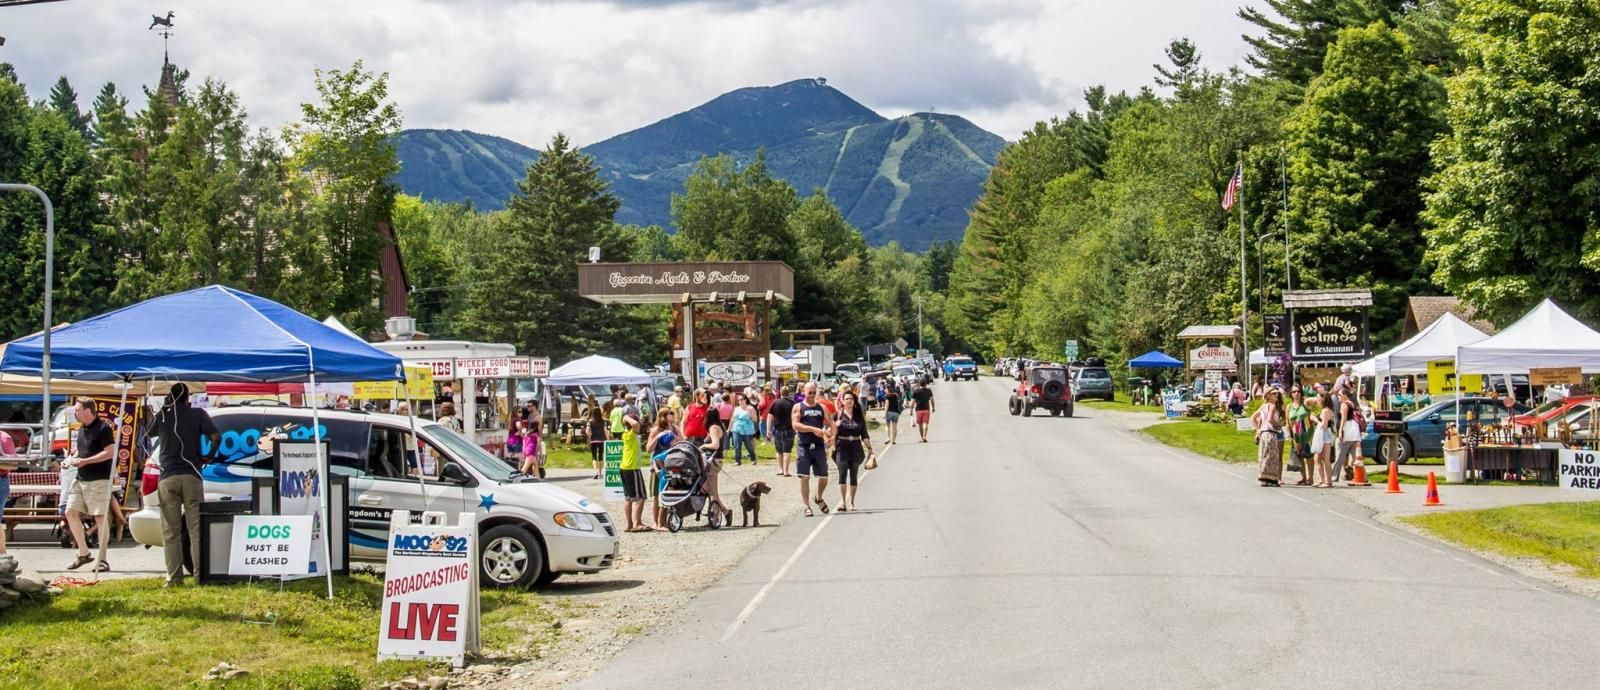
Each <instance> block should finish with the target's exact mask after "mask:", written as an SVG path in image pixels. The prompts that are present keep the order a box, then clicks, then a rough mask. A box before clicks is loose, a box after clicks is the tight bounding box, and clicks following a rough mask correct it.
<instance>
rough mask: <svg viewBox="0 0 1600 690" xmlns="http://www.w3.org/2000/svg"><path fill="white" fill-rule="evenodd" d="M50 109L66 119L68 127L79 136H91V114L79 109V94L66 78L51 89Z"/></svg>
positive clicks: (61, 79)
mask: <svg viewBox="0 0 1600 690" xmlns="http://www.w3.org/2000/svg"><path fill="white" fill-rule="evenodd" d="M50 107H51V108H52V109H54V110H55V111H56V112H58V113H61V116H62V117H64V118H66V120H67V126H69V127H71V128H72V129H73V130H75V131H76V132H78V134H79V135H81V136H84V137H88V136H89V125H90V123H91V120H90V119H89V113H86V112H83V111H82V110H79V109H78V92H77V91H76V90H74V89H73V88H72V84H71V83H70V82H68V81H67V78H66V77H65V76H63V77H61V78H60V79H57V80H56V84H55V86H53V87H51V88H50Z"/></svg>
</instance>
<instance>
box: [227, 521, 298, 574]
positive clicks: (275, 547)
mask: <svg viewBox="0 0 1600 690" xmlns="http://www.w3.org/2000/svg"><path fill="white" fill-rule="evenodd" d="M310 567H311V516H310V515H238V516H235V517H234V518H233V545H232V548H230V549H229V550H228V574H229V575H248V576H251V577H278V578H288V577H294V576H301V575H306V574H307V573H308V571H309V569H310Z"/></svg>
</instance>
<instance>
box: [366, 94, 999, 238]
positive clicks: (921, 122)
mask: <svg viewBox="0 0 1600 690" xmlns="http://www.w3.org/2000/svg"><path fill="white" fill-rule="evenodd" d="M397 139H398V142H397V147H398V149H399V152H400V158H401V174H400V175H399V176H398V177H397V181H398V182H399V183H400V185H401V188H402V189H403V190H405V191H406V192H407V193H413V194H418V195H419V196H422V197H424V198H427V199H430V200H439V201H470V202H472V203H473V204H474V205H476V206H478V207H480V208H491V209H492V208H500V207H502V206H503V205H504V204H505V200H506V198H508V197H509V195H510V193H511V192H512V191H513V190H515V186H516V182H517V181H518V180H520V179H521V178H522V176H523V174H524V173H523V172H522V171H524V170H525V169H526V166H527V164H528V163H530V162H532V161H533V160H535V159H536V158H537V156H538V152H537V151H535V150H533V149H530V148H528V147H526V146H523V145H521V144H518V143H517V142H514V141H511V140H509V139H504V138H501V137H495V136H491V135H481V134H477V133H474V132H468V131H465V130H437V129H430V130H406V131H404V132H402V133H401V134H400V135H399V137H397ZM1004 146H1005V141H1004V140H1003V139H1001V138H1000V137H999V136H996V135H994V134H992V133H990V132H987V131H985V130H983V129H982V128H981V127H978V126H977V125H975V124H973V123H972V122H970V121H968V120H966V119H965V118H962V117H960V116H957V115H949V114H935V113H911V114H908V115H903V116H900V117H897V118H893V119H890V118H885V117H883V116H882V115H879V114H878V113H876V112H874V111H872V110H871V109H870V108H867V107H866V106H864V105H862V104H861V103H859V102H857V101H855V100H854V99H852V98H850V97H849V96H848V95H845V94H844V93H843V92H841V91H839V90H838V89H835V88H832V87H829V86H827V85H826V84H825V83H824V82H823V81H822V80H817V79H800V80H794V81H789V82H785V83H782V84H778V85H775V86H761V87H746V88H742V89H736V90H734V91H730V92H728V93H725V94H723V95H721V96H718V97H716V98H714V99H712V100H710V101H707V102H706V103H704V104H702V105H700V106H698V107H696V108H692V109H690V110H687V111H684V112H681V113H677V114H675V115H672V116H669V117H666V118H662V119H661V120H658V121H656V122H654V123H651V124H649V125H646V126H644V127H640V128H638V129H634V130H631V131H628V132H624V133H622V134H618V135H616V136H613V137H610V138H607V139H604V140H602V141H599V142H596V143H594V144H591V145H588V146H585V147H583V151H585V152H586V153H588V154H589V155H591V156H593V157H594V159H595V162H596V163H597V165H599V167H600V168H601V170H602V174H603V176H604V177H605V179H606V180H607V181H608V182H609V183H610V184H611V186H612V191H613V192H614V193H615V194H617V196H618V197H619V198H621V199H622V200H623V204H622V208H621V210H619V211H618V213H617V221H618V222H621V223H631V224H636V225H652V224H653V225H661V226H663V227H669V226H670V222H671V199H672V194H673V193H674V192H677V193H681V192H682V190H683V185H684V181H685V180H687V179H688V177H689V175H691V174H692V173H693V172H694V170H695V168H696V166H697V164H698V163H699V161H700V160H701V158H703V157H706V156H714V155H717V154H722V153H725V154H728V155H729V156H731V157H732V158H733V159H734V160H736V161H738V162H739V163H740V164H741V165H747V164H749V162H750V161H752V160H754V158H755V154H756V151H757V150H763V151H765V154H766V160H767V165H768V169H769V171H770V172H771V174H772V175H773V177H775V178H778V179H782V180H785V181H786V182H788V183H789V184H790V185H791V186H793V187H794V188H795V189H796V191H798V192H799V193H800V194H801V195H802V196H806V195H809V194H811V193H812V191H813V190H816V189H821V190H823V191H824V192H825V193H826V194H827V195H828V196H829V198H830V199H831V200H832V201H833V202H834V204H835V205H837V206H838V207H839V210H840V212H841V213H843V214H844V216H845V218H846V219H847V220H849V221H850V222H851V223H852V224H853V225H855V226H856V227H857V228H859V229H860V230H861V231H862V233H863V235H864V236H865V237H866V238H867V240H868V242H870V243H872V244H874V245H881V244H886V243H888V242H890V241H898V242H900V244H901V245H903V246H905V247H907V248H909V249H913V250H921V249H926V248H927V247H928V246H929V245H930V244H932V243H933V242H935V241H940V240H958V239H960V237H961V233H962V232H963V231H964V229H965V227H966V222H967V213H968V211H969V210H970V209H971V207H972V205H973V203H975V202H976V200H977V198H978V196H979V195H980V194H981V193H982V188H983V183H984V181H985V180H986V179H987V178H988V174H989V169H990V168H991V167H992V166H993V165H994V161H995V159H996V158H997V157H998V156H999V153H1000V150H1001V149H1002V148H1004ZM510 170H517V171H518V172H517V174H515V175H514V176H510V175H508V174H507V171H510ZM508 177H509V179H507V178H508Z"/></svg>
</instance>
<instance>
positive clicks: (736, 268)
mask: <svg viewBox="0 0 1600 690" xmlns="http://www.w3.org/2000/svg"><path fill="white" fill-rule="evenodd" d="M769 291H770V292H771V293H773V298H774V299H783V300H789V299H793V298H794V270H793V269H791V268H789V266H788V265H786V264H784V263H783V262H781V261H718V262H650V263H630V264H608V263H592V264H579V265H578V293H579V294H581V295H583V296H584V297H587V298H589V299H593V300H598V301H601V302H618V303H630V302H673V301H678V300H681V299H682V297H683V295H685V294H687V295H690V297H691V298H692V299H702V300H703V299H709V296H710V295H711V294H712V293H716V294H717V296H718V299H724V298H726V299H734V298H735V297H736V296H737V295H738V294H739V293H741V292H742V293H745V297H746V299H765V298H766V294H767V293H768V292H769Z"/></svg>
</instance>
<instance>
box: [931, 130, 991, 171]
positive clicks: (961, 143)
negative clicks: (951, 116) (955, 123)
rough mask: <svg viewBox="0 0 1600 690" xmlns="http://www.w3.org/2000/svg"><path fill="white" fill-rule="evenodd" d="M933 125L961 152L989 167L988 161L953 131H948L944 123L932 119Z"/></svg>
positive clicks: (979, 163)
mask: <svg viewBox="0 0 1600 690" xmlns="http://www.w3.org/2000/svg"><path fill="white" fill-rule="evenodd" d="M933 126H934V127H937V128H939V131H940V132H943V133H944V135H945V136H946V137H949V138H950V141H953V142H955V145H956V146H957V147H958V148H960V149H961V152H962V153H965V154H967V157H968V158H971V159H972V160H973V161H974V162H976V163H977V164H978V165H981V166H983V167H984V168H988V167H989V162H988V161H986V160H984V159H983V156H980V155H978V152H977V151H973V150H972V149H971V148H969V147H968V146H967V144H966V142H964V141H962V140H961V139H960V138H959V137H957V136H956V133H955V132H952V131H950V128H949V127H947V126H945V124H944V123H943V122H941V121H939V120H934V121H933Z"/></svg>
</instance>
